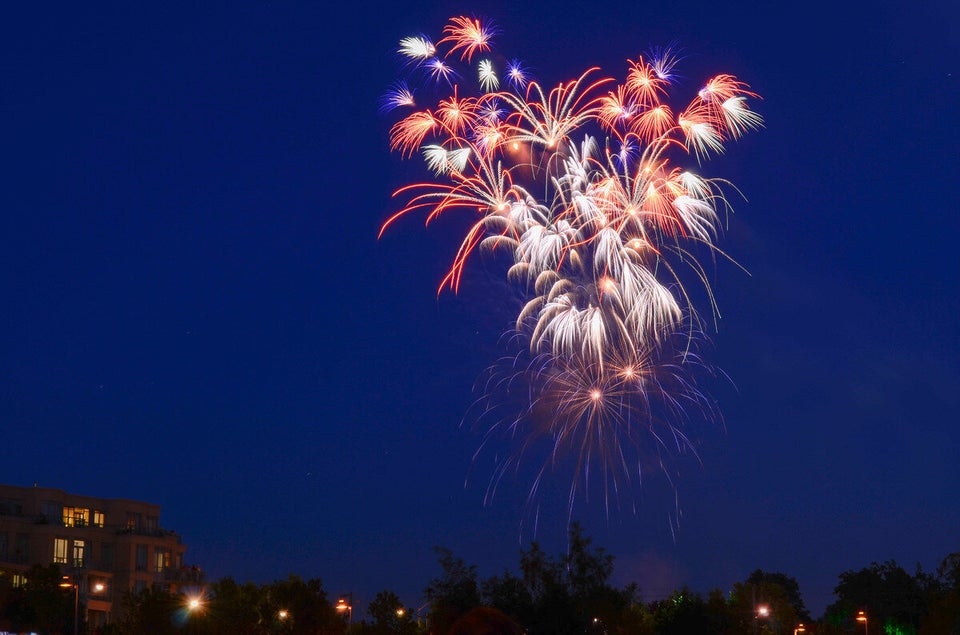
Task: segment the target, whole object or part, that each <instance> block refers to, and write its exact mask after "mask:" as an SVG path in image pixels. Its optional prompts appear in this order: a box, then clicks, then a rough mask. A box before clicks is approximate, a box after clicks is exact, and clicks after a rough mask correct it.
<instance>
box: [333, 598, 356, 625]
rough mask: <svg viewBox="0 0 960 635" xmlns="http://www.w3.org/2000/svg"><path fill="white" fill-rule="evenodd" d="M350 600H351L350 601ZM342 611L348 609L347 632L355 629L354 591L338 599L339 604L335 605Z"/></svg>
mask: <svg viewBox="0 0 960 635" xmlns="http://www.w3.org/2000/svg"><path fill="white" fill-rule="evenodd" d="M348 600H349V601H348ZM334 608H335V609H337V610H338V611H340V612H341V613H343V612H344V611H347V632H350V631H352V630H353V593H347V594H346V595H344V596H341V597H340V599H339V600H337V605H336V606H335V607H334Z"/></svg>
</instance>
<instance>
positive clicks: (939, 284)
mask: <svg viewBox="0 0 960 635" xmlns="http://www.w3.org/2000/svg"><path fill="white" fill-rule="evenodd" d="M136 4H138V3H134V5H136ZM952 4H953V3H951V2H948V1H947V0H942V1H935V2H918V3H913V2H909V3H908V2H902V3H896V4H890V5H888V4H885V3H866V2H853V3H842V2H829V3H827V2H817V3H807V4H796V3H778V2H765V3H751V2H733V3H726V4H723V5H722V6H721V5H718V4H717V3H707V2H692V3H663V4H662V6H657V5H654V4H652V3H642V2H628V3H619V4H617V5H611V9H610V11H609V12H607V13H600V12H590V11H589V10H588V9H587V8H586V7H588V6H594V5H593V4H590V3H585V4H581V3H561V2H554V3H544V2H528V3H524V2H513V1H512V2H506V1H504V2H480V3H474V4H463V3H435V2H431V3H410V4H404V3H383V4H370V5H363V4H362V3H340V6H339V8H337V9H329V8H322V7H321V3H301V4H290V3H282V2H276V3H274V2H263V3H252V2H237V3H222V4H220V3H218V4H211V3H189V4H179V3H171V4H167V3H164V4H163V6H160V5H154V6H152V7H147V8H144V7H136V8H131V6H129V5H128V4H126V3H118V4H116V5H104V4H97V3H94V4H93V5H88V4H84V5H76V4H66V3H65V4H64V5H63V6H55V5H43V6H40V5H37V6H36V8H33V5H30V3H26V4H24V3H20V4H19V5H18V6H17V7H16V8H14V9H12V12H11V11H10V10H8V12H7V14H6V15H5V17H4V20H3V26H2V27H0V29H2V34H0V42H2V43H0V48H2V50H3V55H2V59H3V60H4V63H3V71H2V75H0V112H2V115H0V129H2V136H0V138H2V148H3V151H4V155H5V157H6V160H5V161H3V166H4V167H3V170H2V177H0V182H2V187H0V241H2V244H0V297H2V301H3V306H4V309H3V311H2V312H0V316H2V318H0V319H2V329H0V338H2V339H0V425H2V432H3V442H2V443H3V449H4V451H3V461H2V462H0V482H3V483H8V484H14V485H32V484H33V483H35V482H36V483H38V484H40V485H41V486H45V487H54V488H60V489H64V490H66V491H68V492H72V493H78V494H84V495H90V496H99V497H107V498H130V499H134V500H144V501H149V502H152V503H157V504H160V505H161V506H162V515H161V523H162V524H163V525H164V526H165V527H167V528H170V529H173V530H175V531H177V532H179V533H180V534H181V535H182V536H183V539H184V541H185V543H186V544H187V546H188V552H187V560H188V561H189V562H190V563H196V564H199V565H200V566H201V567H202V568H204V569H205V570H206V571H207V573H208V577H209V579H211V580H214V579H217V578H219V577H222V576H228V575H229V576H233V577H234V578H235V579H237V580H240V581H247V580H251V581H255V582H269V581H272V580H274V579H277V578H283V577H286V575H287V574H288V573H296V574H298V575H301V576H303V577H305V578H307V577H319V578H321V579H322V580H323V582H324V586H325V588H326V589H327V591H328V592H329V593H330V594H331V595H333V596H336V595H337V594H340V593H345V592H351V591H352V592H353V593H354V597H355V601H356V602H357V603H358V605H362V606H366V605H367V603H369V601H370V600H372V599H373V596H374V594H375V593H376V592H377V591H379V590H382V589H392V590H394V591H396V592H397V593H399V594H400V596H401V598H402V599H403V600H404V601H405V602H406V603H407V604H408V605H410V606H418V605H419V604H421V603H422V599H421V591H422V589H423V587H424V586H425V585H426V583H427V582H428V581H429V579H430V578H431V577H432V576H434V575H435V574H437V573H438V572H439V568H438V566H437V565H436V560H435V556H434V553H433V551H432V547H433V546H435V545H440V546H445V547H448V548H450V549H451V550H453V552H454V553H455V554H456V555H459V556H461V557H463V558H464V559H465V560H466V561H467V562H469V563H474V564H477V565H479V572H480V574H481V576H484V577H486V576H490V575H494V574H499V573H502V571H503V570H504V569H505V568H510V569H514V568H515V567H516V565H517V563H518V561H519V553H520V549H521V548H525V547H528V546H529V544H530V543H529V541H530V540H531V538H533V537H534V536H532V535H531V531H530V528H529V523H527V524H524V525H523V527H522V528H521V524H522V523H523V521H524V520H525V519H528V512H527V511H525V510H524V508H523V504H524V501H525V498H526V494H527V487H528V484H527V483H524V482H512V481H509V480H508V481H506V482H505V483H504V485H503V486H502V487H501V490H500V492H499V494H498V496H497V498H495V499H494V501H493V502H492V504H489V505H484V502H483V496H484V491H485V486H486V484H487V477H488V475H489V469H487V467H485V466H484V465H473V463H472V456H473V453H474V451H475V450H476V448H477V447H478V444H479V443H480V438H479V437H478V435H477V434H476V433H475V432H474V431H472V430H471V428H470V426H468V425H466V426H465V425H461V424H462V422H463V421H464V417H465V415H466V414H467V413H468V411H469V409H470V406H471V404H472V403H473V401H474V400H475V398H476V396H477V395H476V393H475V392H474V384H475V382H476V380H477V378H478V377H480V376H481V374H482V372H483V371H484V369H485V368H487V367H488V366H489V365H490V364H491V363H492V362H493V361H495V360H496V359H497V358H498V357H499V356H500V355H501V354H502V353H503V347H502V342H501V335H502V333H503V331H504V329H505V328H506V327H507V326H509V324H510V323H511V321H512V318H513V316H514V315H515V308H516V306H515V304H514V303H515V298H516V295H517V294H516V291H515V290H511V289H510V288H509V287H508V286H507V285H506V283H505V282H504V271H503V269H502V268H501V267H499V266H498V264H497V263H496V262H492V261H484V260H483V259H477V260H475V261H474V262H473V263H472V266H471V268H470V272H469V273H468V275H467V277H466V279H465V283H464V287H463V289H462V291H461V293H460V294H459V295H454V294H453V293H450V292H445V293H442V294H440V295H439V296H438V295H437V293H436V290H437V287H438V286H439V283H440V279H441V278H442V276H443V274H444V273H445V271H446V268H447V267H448V266H449V263H450V261H451V259H452V257H453V255H454V253H455V250H456V247H457V245H458V244H459V238H458V237H459V236H461V235H462V230H463V223H462V222H460V221H458V220H457V219H456V218H454V217H450V218H449V219H448V220H446V221H441V222H438V223H436V224H434V225H431V226H430V227H429V228H427V229H424V228H423V223H422V219H419V218H413V217H411V218H409V219H405V220H404V221H403V222H400V223H398V224H397V225H396V226H394V227H392V228H391V230H390V231H389V232H388V233H387V235H386V236H384V237H383V238H382V239H380V240H378V239H377V232H378V230H379V227H380V224H381V223H382V222H383V221H384V219H386V218H387V217H388V216H389V215H390V214H391V213H393V212H394V211H396V209H397V205H398V201H396V200H394V199H392V198H391V194H392V192H393V191H394V190H395V189H396V188H397V187H399V186H401V185H404V184H406V183H408V182H410V181H412V180H418V179H422V178H424V177H425V176H426V175H427V172H426V170H425V169H424V168H423V167H422V165H421V163H420V162H419V161H416V160H415V161H406V162H405V161H401V160H400V159H399V157H398V156H396V155H391V153H390V152H389V150H388V147H387V146H388V137H387V132H388V130H389V127H390V125H391V123H392V122H393V121H394V119H395V118H394V117H390V116H384V115H382V114H380V113H378V106H379V104H378V99H379V98H380V96H381V95H382V94H383V93H384V91H385V90H386V89H387V88H388V87H389V86H390V85H391V83H392V82H393V80H394V79H395V78H396V77H397V76H398V72H399V71H400V69H401V63H400V61H399V60H398V59H397V57H396V56H395V54H394V52H395V51H396V48H397V43H398V41H399V40H400V38H401V37H404V36H408V35H417V34H420V33H426V34H429V35H431V36H433V37H435V38H436V37H438V34H439V32H440V29H441V28H442V27H443V25H444V23H445V22H446V19H447V18H448V17H450V16H452V15H460V14H467V15H470V14H476V15H478V16H482V17H486V18H490V19H493V20H494V21H495V22H496V24H497V25H498V26H499V28H500V34H499V35H498V36H497V38H496V39H495V47H496V49H497V50H498V51H500V52H502V53H503V54H505V55H507V56H510V57H519V58H521V59H523V60H524V61H525V62H526V63H527V65H528V66H530V67H531V68H532V69H533V73H534V74H535V75H536V76H537V78H538V79H540V80H542V81H543V82H544V83H545V84H547V85H551V84H554V83H556V82H559V81H562V80H567V79H570V78H572V77H574V76H576V75H579V74H580V73H581V72H582V71H583V70H584V69H586V68H587V67H589V66H592V65H599V66H601V67H603V69H604V71H605V73H607V74H609V75H612V76H616V77H622V76H623V74H624V73H625V71H626V60H627V59H628V58H632V57H635V56H636V55H637V54H639V53H641V52H643V51H645V50H647V49H648V48H649V47H650V46H651V45H665V44H669V43H670V42H673V41H676V42H678V43H679V45H680V46H681V47H682V49H683V51H684V54H685V59H684V61H683V62H682V63H681V66H680V68H679V70H680V72H681V74H682V75H684V77H685V79H684V81H683V82H682V83H681V87H680V89H679V90H678V91H677V94H678V95H680V96H681V99H679V100H678V103H682V102H685V101H686V99H687V97H688V96H690V95H692V94H694V93H695V92H696V90H697V89H698V88H699V85H698V82H701V81H702V80H703V79H705V78H707V77H708V76H710V75H712V74H716V73H718V72H729V73H733V74H735V75H737V76H738V77H740V78H741V79H743V80H745V81H747V82H749V83H750V85H751V87H752V88H753V89H754V90H755V91H757V92H758V93H760V94H761V95H762V97H763V99H762V100H754V101H752V102H751V103H752V105H753V106H754V108H755V109H756V110H758V111H760V112H761V113H762V114H763V116H764V118H765V123H766V127H765V128H764V129H763V130H761V131H758V132H755V133H752V134H750V135H749V136H748V137H746V138H745V139H744V140H742V141H741V142H738V143H734V144H731V145H729V146H728V147H727V151H726V153H725V154H724V155H723V156H721V157H720V158H718V159H715V160H713V161H711V162H709V163H707V164H705V165H704V167H703V169H702V172H703V173H704V174H706V175H710V176H721V177H723V178H727V179H729V180H731V181H732V182H733V183H734V184H735V185H736V186H737V188H738V189H739V190H740V191H742V192H743V194H744V195H745V197H746V199H747V201H742V200H740V201H737V200H734V203H735V209H736V213H735V215H734V216H733V217H732V218H731V221H730V226H729V229H728V230H727V231H726V232H725V234H724V237H723V239H722V241H721V246H722V247H723V248H724V250H725V251H726V252H727V253H730V254H731V255H732V256H733V257H734V258H735V259H736V260H737V261H738V262H739V263H740V264H741V265H742V266H743V267H744V268H745V269H747V270H748V272H749V273H744V272H743V271H742V270H740V269H739V268H737V267H736V266H734V265H732V264H730V263H728V262H722V261H721V262H718V263H717V267H716V268H715V269H714V270H713V272H714V275H715V279H714V290H715V292H716V295H717V299H718V302H719V306H720V310H721V313H722V319H721V320H720V321H719V325H718V328H717V329H716V330H715V331H714V332H712V333H711V339H712V341H713V346H712V347H711V348H710V349H709V350H708V352H707V354H708V359H709V360H710V361H711V362H712V363H713V364H715V365H716V366H717V367H718V368H720V369H721V370H722V371H723V372H724V373H726V374H727V375H728V376H729V377H730V381H719V380H718V381H716V382H714V383H712V384H711V385H710V388H711V392H712V394H713V396H714V398H715V399H716V400H717V402H718V404H719V408H720V410H721V411H722V413H723V421H722V422H712V423H711V422H699V423H696V424H695V425H694V427H693V428H692V429H693V430H695V431H696V436H697V438H698V440H699V454H700V462H699V463H698V462H697V461H696V460H695V459H694V458H693V457H691V456H686V457H680V458H679V459H678V460H677V461H676V462H675V464H673V465H671V469H672V470H673V474H674V475H675V478H674V484H675V486H676V489H677V496H678V500H679V508H680V510H681V511H682V516H681V517H680V519H679V520H680V522H679V528H678V529H677V530H676V533H675V534H674V533H671V529H670V522H669V520H668V517H669V515H670V514H673V513H675V510H676V507H675V506H674V499H673V491H672V490H670V488H669V487H667V486H666V484H665V482H663V481H662V480H658V479H650V480H649V481H648V482H645V483H644V485H643V486H642V487H635V488H634V489H633V491H632V492H631V493H630V494H629V495H628V496H627V500H630V501H635V502H636V506H637V510H636V513H635V514H634V513H633V512H632V511H630V509H629V508H626V509H621V510H613V511H612V512H611V513H610V514H609V515H607V513H606V512H605V510H604V508H603V505H602V503H601V501H597V500H591V501H590V503H589V504H583V503H581V504H580V505H579V506H578V507H577V508H576V510H575V513H574V518H575V519H577V520H580V521H581V522H582V524H583V526H584V528H585V530H586V532H587V534H588V535H590V536H591V537H593V539H594V541H595V543H596V544H598V545H600V546H603V547H605V548H606V549H607V550H608V551H609V552H610V553H612V554H614V555H615V556H616V565H617V566H616V571H615V574H614V576H615V577H614V582H615V583H616V584H618V585H621V584H626V583H628V582H631V581H636V582H637V583H638V584H639V587H640V591H641V593H642V597H643V598H644V599H653V598H656V597H660V596H662V595H664V594H666V593H669V592H670V591H671V590H672V589H674V588H676V587H678V586H679V585H682V584H688V585H690V586H691V587H692V588H693V589H695V590H698V591H702V592H706V591H708V590H710V589H712V588H715V587H719V588H722V589H725V590H729V588H730V587H731V586H732V584H733V583H734V582H737V581H741V580H743V579H744V578H746V576H747V575H749V573H750V572H751V571H753V570H754V569H757V568H762V569H765V570H768V571H782V572H784V573H787V574H788V575H792V576H795V577H796V578H797V579H798V581H799V582H800V586H801V591H802V593H803V596H804V598H805V600H806V603H807V605H808V607H809V608H811V610H812V612H813V613H814V615H815V616H817V615H819V614H820V613H821V612H822V610H823V608H824V607H825V606H826V605H827V604H829V603H830V602H831V601H832V599H833V598H832V590H833V587H834V586H835V584H836V582H837V576H838V575H839V574H840V573H841V572H843V571H845V570H848V569H859V568H861V567H865V566H867V565H869V564H870V563H871V562H873V561H885V560H888V559H891V558H893V559H896V560H897V561H898V562H899V563H900V564H901V565H903V566H904V567H905V568H906V569H907V570H908V571H911V572H912V571H913V570H914V567H915V565H916V564H917V563H920V564H922V565H923V566H924V568H925V569H928V570H929V569H931V568H933V567H935V566H936V565H937V564H938V563H939V561H940V560H941V559H942V558H943V557H944V556H945V555H947V554H948V553H950V552H953V551H957V550H960V531H958V530H960V496H958V492H960V460H958V458H960V440H958V438H960V437H958V434H957V424H958V422H960V319H958V315H960V300H958V288H960V266H958V257H957V250H956V247H957V244H958V237H960V220H958V219H960V201H958V198H960V197H958V195H957V192H958V182H960V160H958V150H957V148H958V147H960V133H958V130H960V128H958V126H957V121H958V119H960V90H958V79H960V45H958V42H960V31H958V25H960V20H958V19H957V16H956V13H955V7H952V6H951V5H952ZM597 6H599V5H597ZM468 476H469V479H468V478H467V477H468ZM553 478H554V479H555V480H556V481H561V480H562V479H563V478H564V476H563V475H556V476H555V477H553ZM555 484H558V485H559V486H560V491H561V493H562V492H563V491H565V490H564V488H563V486H564V484H563V483H562V481H561V482H558V483H556V482H555ZM549 503H554V505H553V507H550V506H549ZM545 505H546V507H544V509H543V510H542V511H541V515H540V522H539V528H538V531H537V534H536V536H535V538H536V539H537V540H538V541H540V542H541V545H542V546H543V547H544V548H545V549H546V550H547V552H548V553H552V554H559V553H561V552H562V550H563V549H564V545H565V532H566V512H565V509H564V505H563V500H562V496H561V498H560V499H557V500H553V501H551V500H546V501H545ZM358 617H359V615H358Z"/></svg>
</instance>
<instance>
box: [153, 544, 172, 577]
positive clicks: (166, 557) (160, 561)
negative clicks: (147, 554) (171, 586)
mask: <svg viewBox="0 0 960 635" xmlns="http://www.w3.org/2000/svg"><path fill="white" fill-rule="evenodd" d="M153 561H154V564H155V566H156V571H157V573H161V572H163V570H164V569H169V568H170V565H171V564H172V557H171V553H170V551H169V550H167V549H157V550H156V551H155V552H154V553H153Z"/></svg>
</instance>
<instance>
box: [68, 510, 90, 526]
mask: <svg viewBox="0 0 960 635" xmlns="http://www.w3.org/2000/svg"><path fill="white" fill-rule="evenodd" d="M89 524H90V510H89V509H87V508H86V507H64V508H63V526H64V527H86V526H87V525H89Z"/></svg>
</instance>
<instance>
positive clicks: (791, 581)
mask: <svg viewBox="0 0 960 635" xmlns="http://www.w3.org/2000/svg"><path fill="white" fill-rule="evenodd" d="M747 584H753V585H761V584H766V585H777V586H779V587H780V588H781V589H783V593H784V595H785V597H786V600H787V602H789V603H790V605H791V606H792V607H793V610H794V612H795V613H796V615H797V618H798V619H799V620H800V621H801V622H810V621H811V620H810V612H809V611H807V607H806V606H805V605H804V604H803V597H802V596H801V595H800V584H799V583H798V582H797V580H796V578H794V577H792V576H788V575H787V574H785V573H779V572H773V573H771V572H768V571H762V570H760V569H757V570H756V571H754V572H753V573H751V574H750V576H749V577H748V578H747Z"/></svg>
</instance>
